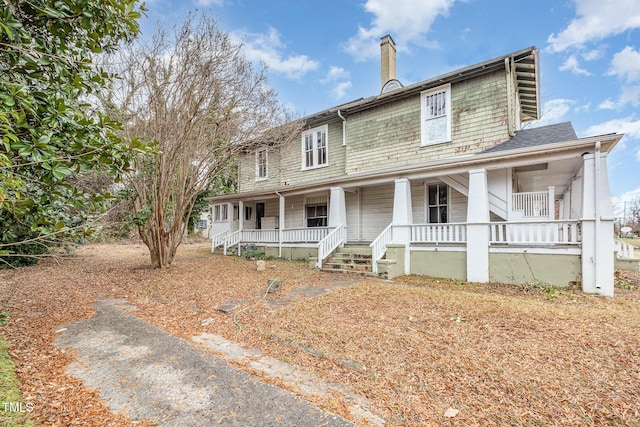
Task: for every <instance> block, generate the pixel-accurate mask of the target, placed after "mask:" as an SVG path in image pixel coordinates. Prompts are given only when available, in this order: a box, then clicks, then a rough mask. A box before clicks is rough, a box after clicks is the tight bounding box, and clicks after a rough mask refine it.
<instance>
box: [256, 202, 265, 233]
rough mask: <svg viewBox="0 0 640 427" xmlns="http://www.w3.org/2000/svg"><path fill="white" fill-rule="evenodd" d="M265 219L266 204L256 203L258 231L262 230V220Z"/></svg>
mask: <svg viewBox="0 0 640 427" xmlns="http://www.w3.org/2000/svg"><path fill="white" fill-rule="evenodd" d="M263 217H264V203H256V230H259V229H261V228H262V218H263Z"/></svg>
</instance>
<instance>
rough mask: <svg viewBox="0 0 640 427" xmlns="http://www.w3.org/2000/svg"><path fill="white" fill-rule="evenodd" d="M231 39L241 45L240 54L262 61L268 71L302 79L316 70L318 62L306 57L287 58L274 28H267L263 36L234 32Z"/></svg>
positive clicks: (261, 34) (294, 56)
mask: <svg viewBox="0 0 640 427" xmlns="http://www.w3.org/2000/svg"><path fill="white" fill-rule="evenodd" d="M232 37H233V38H234V39H237V40H238V41H239V42H241V43H242V45H243V46H242V53H243V54H244V56H245V57H246V58H247V59H248V60H250V61H262V62H264V63H265V64H267V66H268V67H269V69H270V70H272V71H275V72H277V73H281V74H285V75H286V76H288V77H289V78H292V79H299V78H302V77H303V76H304V75H305V74H307V73H308V72H310V71H314V70H316V69H317V68H318V61H315V60H313V59H311V58H309V57H308V56H307V55H289V56H287V53H286V52H285V50H286V45H285V44H284V43H283V42H282V40H280V33H278V30H276V29H275V28H269V31H268V32H267V33H265V34H263V33H248V34H241V33H238V32H235V33H233V34H232Z"/></svg>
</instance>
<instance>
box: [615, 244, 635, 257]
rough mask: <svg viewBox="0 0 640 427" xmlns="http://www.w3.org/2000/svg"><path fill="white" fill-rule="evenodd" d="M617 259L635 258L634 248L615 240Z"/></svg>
mask: <svg viewBox="0 0 640 427" xmlns="http://www.w3.org/2000/svg"><path fill="white" fill-rule="evenodd" d="M616 252H617V253H618V258H635V248H634V247H633V246H632V245H630V244H629V243H627V242H623V241H622V240H616Z"/></svg>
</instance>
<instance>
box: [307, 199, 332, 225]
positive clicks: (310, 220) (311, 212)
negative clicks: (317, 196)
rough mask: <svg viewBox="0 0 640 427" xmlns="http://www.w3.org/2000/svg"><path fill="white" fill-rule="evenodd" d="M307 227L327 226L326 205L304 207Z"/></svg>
mask: <svg viewBox="0 0 640 427" xmlns="http://www.w3.org/2000/svg"><path fill="white" fill-rule="evenodd" d="M305 214H306V217H307V227H326V226H327V205H326V204H325V205H307V206H306V207H305Z"/></svg>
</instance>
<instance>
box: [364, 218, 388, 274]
mask: <svg viewBox="0 0 640 427" xmlns="http://www.w3.org/2000/svg"><path fill="white" fill-rule="evenodd" d="M392 239H393V224H389V225H387V228H385V229H384V230H382V233H380V234H378V237H376V238H375V240H374V241H373V242H371V244H370V245H369V247H370V248H371V258H372V259H371V262H372V270H373V272H374V273H377V272H378V260H381V259H382V257H383V256H384V254H385V252H387V243H391V241H392Z"/></svg>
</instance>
